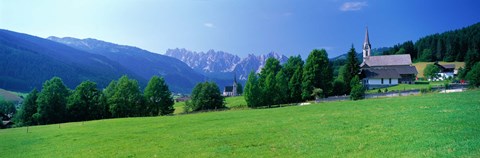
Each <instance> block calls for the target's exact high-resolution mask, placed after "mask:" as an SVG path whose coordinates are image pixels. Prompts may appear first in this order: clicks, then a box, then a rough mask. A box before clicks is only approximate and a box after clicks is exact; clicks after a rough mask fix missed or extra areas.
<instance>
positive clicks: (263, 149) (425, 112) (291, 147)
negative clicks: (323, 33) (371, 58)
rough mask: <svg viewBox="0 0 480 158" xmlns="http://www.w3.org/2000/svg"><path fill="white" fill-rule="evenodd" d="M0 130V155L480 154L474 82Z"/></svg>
mask: <svg viewBox="0 0 480 158" xmlns="http://www.w3.org/2000/svg"><path fill="white" fill-rule="evenodd" d="M26 130H27V128H13V129H5V130H0V142H1V143H0V153H1V157H479V156H480V91H479V90H476V91H467V92H462V93H449V94H426V95H422V96H406V97H396V98H381V99H369V100H361V101H355V102H353V101H341V102H329V103H320V104H313V105H306V106H291V107H284V108H273V109H254V110H250V109H249V110H229V111H221V112H207V113H197V114H189V115H177V116H167V117H146V118H123V119H109V120H99V121H88V122H85V123H81V122H77V123H64V124H60V128H59V125H58V124H56V125H46V126H36V127H30V128H29V131H30V133H26Z"/></svg>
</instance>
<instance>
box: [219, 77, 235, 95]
mask: <svg viewBox="0 0 480 158" xmlns="http://www.w3.org/2000/svg"><path fill="white" fill-rule="evenodd" d="M237 86H238V84H237V75H236V74H235V75H234V76H233V85H232V86H225V88H224V89H223V94H222V95H223V96H225V97H231V96H237V95H238V93H237Z"/></svg>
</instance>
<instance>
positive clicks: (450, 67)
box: [428, 62, 456, 81]
mask: <svg viewBox="0 0 480 158" xmlns="http://www.w3.org/2000/svg"><path fill="white" fill-rule="evenodd" d="M433 65H435V66H437V67H438V69H440V72H439V73H437V74H438V76H437V78H435V79H433V80H434V81H440V80H446V79H449V78H453V77H454V76H455V75H456V70H455V64H446V65H441V64H439V63H438V62H435V63H433ZM428 80H431V79H428Z"/></svg>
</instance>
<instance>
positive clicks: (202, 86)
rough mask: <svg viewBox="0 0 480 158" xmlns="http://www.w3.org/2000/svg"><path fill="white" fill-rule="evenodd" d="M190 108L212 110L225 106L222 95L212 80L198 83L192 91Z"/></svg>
mask: <svg viewBox="0 0 480 158" xmlns="http://www.w3.org/2000/svg"><path fill="white" fill-rule="evenodd" d="M191 100H192V102H191V106H190V105H189V106H190V107H191V108H192V109H191V110H192V111H200V110H213V109H222V108H225V102H224V98H223V96H221V95H220V89H219V88H218V86H217V84H215V83H214V82H205V83H199V84H197V85H196V86H195V88H193V91H192V99H191Z"/></svg>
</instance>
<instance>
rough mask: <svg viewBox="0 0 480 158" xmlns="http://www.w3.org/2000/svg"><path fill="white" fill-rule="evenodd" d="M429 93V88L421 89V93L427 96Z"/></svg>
mask: <svg viewBox="0 0 480 158" xmlns="http://www.w3.org/2000/svg"><path fill="white" fill-rule="evenodd" d="M427 92H428V91H427V88H421V89H420V93H423V94H425V93H427Z"/></svg>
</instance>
